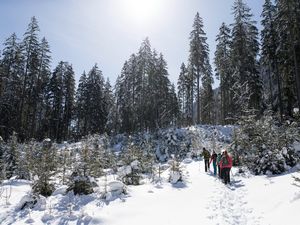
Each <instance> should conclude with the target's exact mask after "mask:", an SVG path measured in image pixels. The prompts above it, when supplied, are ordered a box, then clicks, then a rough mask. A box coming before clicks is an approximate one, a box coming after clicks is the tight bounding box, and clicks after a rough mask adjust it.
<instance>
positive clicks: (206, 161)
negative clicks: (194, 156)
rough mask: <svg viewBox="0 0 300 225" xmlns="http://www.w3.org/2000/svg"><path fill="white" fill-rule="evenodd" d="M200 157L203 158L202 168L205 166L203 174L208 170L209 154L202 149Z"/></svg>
mask: <svg viewBox="0 0 300 225" xmlns="http://www.w3.org/2000/svg"><path fill="white" fill-rule="evenodd" d="M202 156H203V158H204V166H205V172H207V170H208V169H209V159H210V153H209V151H208V150H206V149H205V148H203V150H202Z"/></svg>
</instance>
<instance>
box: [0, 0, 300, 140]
mask: <svg viewBox="0 0 300 225" xmlns="http://www.w3.org/2000/svg"><path fill="white" fill-rule="evenodd" d="M232 14H233V17H234V18H233V23H232V24H231V25H226V24H225V23H223V24H222V25H221V27H220V30H219V34H218V35H217V37H216V51H215V54H214V55H215V57H214V65H215V71H213V69H212V66H211V64H210V60H209V46H208V44H207V37H206V33H205V31H204V23H203V19H202V18H201V16H200V14H199V13H197V14H196V16H195V19H194V22H193V25H192V31H191V33H190V38H189V39H190V42H189V47H190V50H189V59H188V62H187V63H182V65H181V67H180V74H179V78H178V83H177V93H176V88H175V86H174V84H172V83H171V82H170V80H169V78H168V69H167V62H166V60H165V59H164V56H163V54H162V53H159V52H157V51H156V50H154V49H152V47H151V45H150V42H149V40H148V39H146V40H144V41H143V42H142V44H141V47H140V49H139V50H138V52H137V53H134V54H132V55H131V56H130V57H129V59H128V60H126V62H125V63H124V65H123V68H122V70H121V72H120V75H119V76H118V78H117V80H116V84H115V85H114V87H112V85H111V84H110V81H109V80H108V79H105V78H104V76H103V74H102V72H101V70H100V69H99V67H98V66H97V64H95V66H94V67H93V68H92V69H91V70H90V71H89V72H87V73H86V72H83V74H82V75H81V76H80V79H79V82H78V86H77V88H76V87H75V85H76V84H75V73H74V70H73V67H72V64H71V63H69V62H63V61H61V62H59V63H58V65H57V66H56V67H55V68H54V70H53V71H52V70H51V51H50V47H49V44H48V42H47V40H46V38H41V39H40V37H39V34H40V33H39V32H40V29H39V26H38V22H37V19H36V18H35V17H32V18H31V21H30V23H29V25H28V27H27V30H26V32H25V33H24V35H23V38H22V40H19V39H18V37H17V35H16V34H12V35H11V36H10V37H8V38H7V39H6V40H5V42H4V48H3V50H2V54H1V57H0V136H2V137H3V138H4V139H5V140H7V139H8V138H9V136H11V135H12V134H13V133H14V132H15V133H16V134H17V137H18V139H19V140H20V141H24V140H29V139H31V138H34V139H37V140H42V139H44V138H46V137H49V138H51V139H53V140H56V141H57V142H61V141H63V140H69V139H73V140H77V139H80V138H81V137H83V136H86V135H88V134H93V133H100V134H101V133H108V134H110V133H122V132H125V133H133V132H138V131H148V130H155V129H159V128H163V127H168V126H186V125H191V124H200V123H201V124H232V123H236V122H237V121H238V120H239V119H240V118H241V117H243V116H247V115H250V114H251V115H256V116H261V115H263V114H264V112H266V111H271V112H272V113H273V114H274V115H278V116H279V117H280V118H281V120H284V119H285V118H290V117H293V116H294V109H295V108H298V109H299V108H300V107H299V106H300V74H299V73H300V72H299V67H300V66H299V62H300V47H299V46H300V3H299V1H297V0H290V1H286V0H276V1H275V2H274V3H273V2H272V1H271V0H265V3H264V5H263V12H262V14H261V16H262V21H261V24H262V31H261V33H260V34H259V31H258V28H257V25H256V22H255V21H254V20H253V15H252V13H251V9H250V8H249V7H248V6H247V5H246V4H245V2H244V1H243V0H236V1H235V2H234V5H233V8H232ZM214 72H215V76H216V78H217V79H219V81H220V86H219V87H218V88H217V89H215V90H214V89H213V88H212V85H213V82H214V79H213V74H214Z"/></svg>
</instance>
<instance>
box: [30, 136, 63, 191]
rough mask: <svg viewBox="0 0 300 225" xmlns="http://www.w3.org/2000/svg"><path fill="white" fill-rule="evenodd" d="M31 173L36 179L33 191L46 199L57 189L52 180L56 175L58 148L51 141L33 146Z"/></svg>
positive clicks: (46, 140) (47, 140)
mask: <svg viewBox="0 0 300 225" xmlns="http://www.w3.org/2000/svg"><path fill="white" fill-rule="evenodd" d="M32 147H33V149H32V159H31V163H30V164H31V165H30V171H31V172H32V175H33V177H34V181H33V185H32V190H33V192H34V193H36V194H40V195H43V196H45V197H47V196H50V195H51V194H52V192H53V191H54V189H55V187H54V184H53V182H52V178H53V176H54V175H55V173H56V166H57V163H56V153H57V148H56V146H55V145H53V144H52V142H51V140H50V139H45V140H44V141H43V142H42V143H37V144H35V145H33V146H32Z"/></svg>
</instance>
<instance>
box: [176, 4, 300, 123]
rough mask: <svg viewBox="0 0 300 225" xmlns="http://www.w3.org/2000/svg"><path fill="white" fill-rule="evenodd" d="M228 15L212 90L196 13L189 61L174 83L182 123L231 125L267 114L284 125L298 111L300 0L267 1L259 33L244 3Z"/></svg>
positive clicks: (218, 42)
mask: <svg viewBox="0 0 300 225" xmlns="http://www.w3.org/2000/svg"><path fill="white" fill-rule="evenodd" d="M232 14H233V17H234V18H233V23H232V24H230V25H226V24H225V23H222V25H221V26H220V29H219V34H218V35H217V37H216V51H215V55H214V64H215V75H216V78H217V79H219V81H220V86H219V88H217V89H216V90H212V88H211V85H212V82H213V79H212V78H211V77H212V75H211V73H212V71H211V66H210V64H209V56H208V54H209V48H208V45H207V43H206V39H207V38H206V34H205V32H204V30H203V27H204V25H203V20H202V18H201V17H200V16H199V14H198V13H197V15H196V17H195V19H194V24H193V30H192V32H191V34H190V55H189V59H188V63H187V65H186V64H184V63H183V64H182V65H181V67H180V68H181V70H180V71H181V72H180V75H179V79H178V99H179V105H180V121H181V122H182V123H183V124H184V125H190V124H193V123H195V122H196V123H214V124H230V123H235V122H237V121H238V120H239V119H240V118H241V117H244V116H248V115H257V116H261V115H263V114H264V112H266V111H271V112H272V113H273V114H274V115H275V116H278V117H279V118H281V121H283V120H285V119H287V118H292V117H294V109H295V108H298V110H299V108H300V66H299V65H300V2H299V1H298V0H290V1H287V0H276V1H275V2H274V3H273V2H272V1H271V0H265V3H264V5H263V12H262V14H261V17H262V21H261V25H262V31H261V33H260V35H259V31H258V28H257V25H256V21H254V20H253V14H252V13H251V9H250V8H249V6H247V4H246V3H245V2H244V1H243V0H236V1H235V2H234V4H233V7H232ZM200 79H201V84H200V82H199V80H200Z"/></svg>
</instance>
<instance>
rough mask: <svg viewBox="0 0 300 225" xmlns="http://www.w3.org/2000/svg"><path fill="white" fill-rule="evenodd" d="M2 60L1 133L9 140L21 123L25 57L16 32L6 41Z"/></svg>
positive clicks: (0, 75)
mask: <svg viewBox="0 0 300 225" xmlns="http://www.w3.org/2000/svg"><path fill="white" fill-rule="evenodd" d="M2 56H3V57H2V60H1V61H0V67H1V70H0V135H1V136H2V137H3V138H4V139H5V140H7V139H8V138H9V136H10V135H12V133H13V132H14V131H15V132H18V131H19V127H20V123H19V120H18V117H19V115H20V113H21V112H20V111H19V105H20V100H21V87H22V72H23V68H24V67H23V57H22V54H21V47H20V44H19V43H18V39H17V36H16V34H12V35H11V36H10V37H9V38H8V39H6V41H5V43H4V49H3V52H2Z"/></svg>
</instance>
